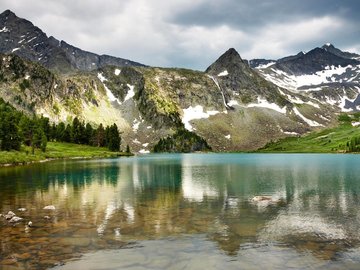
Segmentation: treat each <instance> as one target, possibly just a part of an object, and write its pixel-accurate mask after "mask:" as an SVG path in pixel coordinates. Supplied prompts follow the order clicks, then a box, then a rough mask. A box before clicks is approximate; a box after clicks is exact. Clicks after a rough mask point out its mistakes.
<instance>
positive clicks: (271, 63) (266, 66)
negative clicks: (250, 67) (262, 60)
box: [256, 62, 276, 69]
mask: <svg viewBox="0 0 360 270" xmlns="http://www.w3.org/2000/svg"><path fill="white" fill-rule="evenodd" d="M274 64H276V62H270V63H267V64H263V65H258V66H257V67H256V69H262V68H268V67H270V66H272V65H274Z"/></svg>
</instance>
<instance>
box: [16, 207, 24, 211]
mask: <svg viewBox="0 0 360 270" xmlns="http://www.w3.org/2000/svg"><path fill="white" fill-rule="evenodd" d="M18 211H20V212H25V211H26V208H23V207H22V208H19V209H18Z"/></svg>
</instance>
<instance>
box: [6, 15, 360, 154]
mask: <svg viewBox="0 0 360 270" xmlns="http://www.w3.org/2000/svg"><path fill="white" fill-rule="evenodd" d="M1 27H2V28H1ZM30 30H31V31H30ZM28 32H29V33H30V32H31V33H32V34H31V35H26V33H28ZM34 33H36V34H35V35H33V34H34ZM35 40H37V41H36V43H35V44H33V42H34V41H35ZM20 41H21V42H20ZM38 43H39V44H38ZM0 48H2V49H1V50H2V51H3V52H5V54H2V55H0V97H2V98H4V99H5V100H6V101H8V102H10V103H11V104H13V105H14V106H15V107H16V108H17V109H19V110H23V111H26V112H28V113H36V114H43V115H44V116H47V117H49V118H50V119H51V120H52V121H55V122H56V121H60V120H61V121H71V120H72V119H73V118H74V117H75V116H77V117H79V118H80V119H82V120H85V121H86V122H90V123H92V124H93V125H98V124H100V123H103V124H107V125H108V124H112V123H116V124H117V125H118V127H119V128H120V130H121V132H122V138H123V145H126V144H129V145H130V147H131V149H132V150H133V151H135V152H140V153H147V152H149V151H151V150H152V149H153V147H154V145H155V144H156V143H157V142H158V141H159V140H160V139H162V138H167V137H168V136H169V135H172V134H179V133H178V132H179V131H181V130H184V129H187V130H188V131H191V132H194V133H196V134H197V135H199V136H201V137H202V138H204V139H205V140H206V142H207V144H208V145H209V147H211V148H212V149H213V150H215V151H246V150H254V149H257V148H259V147H262V146H264V145H265V144H266V143H268V142H269V141H275V140H277V139H279V138H283V137H287V136H299V135H301V134H304V133H306V132H308V131H310V130H313V129H318V128H322V127H325V126H332V125H334V124H335V123H336V119H337V113H338V112H339V111H340V108H338V107H336V106H333V104H332V103H331V102H324V100H323V99H322V98H321V97H318V96H316V95H315V94H311V93H312V92H311V91H299V90H298V89H297V88H296V89H295V88H294V87H290V84H288V83H287V82H288V81H287V79H286V78H288V77H291V76H303V75H293V74H292V73H291V75H290V73H287V72H291V70H292V69H294V72H295V67H297V66H299V65H297V64H296V63H295V62H294V61H300V60H301V61H303V62H306V61H310V60H311V59H310V60H307V58H304V59H303V56H302V55H298V56H295V57H289V58H286V59H282V60H281V61H280V60H279V61H276V62H275V63H274V64H272V62H271V61H270V62H269V61H268V62H261V61H260V62H259V64H260V66H256V68H255V69H252V68H251V67H250V66H249V63H247V61H245V60H243V59H242V58H241V57H240V55H239V54H238V52H237V51H236V50H235V49H229V50H228V51H226V52H225V53H224V54H223V55H221V56H220V57H219V59H218V60H217V61H215V62H214V63H213V64H212V65H210V66H209V68H207V70H206V71H205V72H200V71H194V70H187V69H180V68H153V67H145V66H142V65H140V64H137V63H134V62H131V61H128V62H127V63H128V64H126V62H125V64H124V62H121V61H122V59H118V58H115V57H108V58H107V57H103V56H97V55H95V54H92V53H88V52H84V51H82V50H80V49H77V48H75V47H72V46H70V45H67V44H66V43H65V42H60V43H59V42H58V41H56V40H55V39H54V38H51V37H50V38H47V36H46V35H45V34H44V33H43V32H42V31H41V30H40V29H38V28H36V27H34V26H33V25H32V24H31V23H30V22H28V21H26V20H23V19H19V18H17V17H16V16H15V15H14V14H13V13H12V12H10V11H5V12H4V13H2V14H1V15H0ZM322 50H324V49H322ZM9 53H10V54H9ZM326 53H327V52H326V51H325V52H323V54H324V55H325V54H326ZM332 55H334V54H332ZM332 55H331V57H332V58H334V59H335V60H339V58H341V61H344V63H342V62H341V63H340V64H343V65H345V64H348V62H346V61H349V63H351V64H352V65H354V64H355V62H353V61H357V60H354V59H350V58H348V59H347V60H346V59H345V60H344V57H342V56H339V55H334V57H333V56H332ZM45 56H46V57H45ZM72 57H73V58H72ZM95 58H96V59H97V60H96V61H95V60H93V59H95ZM101 59H107V60H101ZM299 59H300V60H299ZM319 59H320V58H319ZM320 60H321V59H320ZM335 60H334V61H335ZM92 61H95V62H92ZM124 61H125V60H124ZM292 61H293V62H292ZM339 61H340V60H339ZM92 63H95V65H92ZM251 64H254V62H253V61H250V65H251ZM335 64H336V63H335V62H334V65H335ZM265 66H267V67H265ZM275 66H276V67H275ZM310 66H311V65H310ZM323 66H324V67H326V63H324V64H323ZM340 67H341V65H340ZM67 70H70V71H76V72H59V71H67ZM284 70H286V71H284ZM309 70H310V68H309ZM267 72H270V73H271V72H273V73H274V74H275V75H279V74H281V75H282V76H284V78H285V79H284V80H285V81H282V84H281V83H279V82H280V78H277V77H276V78H275V77H273V76H272V75H271V74H272V73H271V74H269V73H267ZM309 72H310V71H309ZM311 72H312V71H311ZM259 73H260V74H259ZM294 74H295V73H294ZM285 75H286V76H287V77H286V76H285ZM306 76H314V75H306ZM354 80H355V79H354ZM272 81H273V82H275V84H274V83H273V82H272ZM324 91H326V89H324ZM309 93H310V94H309ZM314 93H320V92H318V91H317V92H314ZM331 94H333V92H332V90H331ZM328 96H329V95H328ZM180 134H187V133H180ZM180 137H181V136H180ZM180 137H179V138H180ZM186 137H189V138H190V137H191V136H190V135H189V136H186ZM181 138H182V137H181ZM192 138H194V137H192ZM173 139H174V138H173ZM168 141H170V142H172V140H168ZM166 142H167V141H166Z"/></svg>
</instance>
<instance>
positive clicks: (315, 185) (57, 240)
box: [0, 154, 360, 269]
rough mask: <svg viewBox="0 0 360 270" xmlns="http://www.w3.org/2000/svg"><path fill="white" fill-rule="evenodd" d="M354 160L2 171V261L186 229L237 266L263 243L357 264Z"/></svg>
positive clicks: (97, 164)
mask: <svg viewBox="0 0 360 270" xmlns="http://www.w3.org/2000/svg"><path fill="white" fill-rule="evenodd" d="M359 161H360V157H358V156H356V155H309V154H308V155H280V154H274V155H273V154H183V155H180V154H179V155H178V154H174V155H148V156H139V157H133V158H120V159H109V160H88V161H58V162H51V163H45V164H36V165H32V166H25V167H15V168H1V169H0V179H1V185H2V189H1V190H0V212H1V213H3V214H5V213H7V212H8V211H9V210H12V211H14V212H15V213H16V214H17V215H18V216H20V217H23V218H24V220H23V221H22V222H20V223H18V224H16V225H14V226H13V225H11V224H9V223H8V221H6V220H5V219H4V218H0V233H1V236H2V237H1V239H0V244H1V245H0V251H1V253H0V268H1V265H3V266H4V265H12V266H18V267H23V268H25V269H26V268H28V269H32V268H36V269H42V268H46V267H49V266H52V265H54V264H57V263H59V262H66V261H67V260H68V259H71V258H73V257H79V256H81V255H82V254H86V253H88V252H90V251H98V250H105V249H119V248H122V247H126V246H128V245H129V243H130V246H131V243H133V242H134V241H136V242H139V243H140V242H141V241H148V240H152V241H154V242H153V243H154V244H156V243H159V242H157V241H167V240H166V239H170V238H171V239H175V240H173V241H170V242H167V243H170V244H173V245H175V246H176V245H177V244H179V243H181V242H182V241H185V240H184V237H185V239H188V238H193V239H198V237H200V238H201V239H203V240H207V241H210V242H212V243H213V244H214V247H213V248H214V249H218V251H216V252H219V251H221V252H222V253H221V252H220V253H219V254H218V253H216V254H218V255H217V256H219V258H220V257H221V256H223V257H222V260H225V261H226V257H228V258H231V259H230V260H231V261H233V262H235V265H236V262H240V261H241V258H242V256H245V255H244V252H245V250H255V249H257V250H258V249H259V248H261V249H265V251H264V252H266V250H268V252H269V254H270V255H271V252H275V250H276V252H278V253H279V254H281V250H282V249H286V251H287V252H288V253H287V252H285V251H284V253H283V255H284V258H283V259H284V260H286V254H290V253H291V254H292V255H291V256H294V253H295V254H298V258H300V257H304V256H305V257H308V258H311V260H310V261H312V263H313V260H316V262H317V263H319V265H321V266H324V265H325V266H327V265H335V262H337V263H339V261H343V260H344V261H346V260H347V261H348V262H349V261H350V263H352V265H354V266H360V263H359V260H360V253H359V252H357V249H358V248H359V235H358V231H359V229H360V228H359V227H360V223H359V205H360V202H359V199H360V198H359V194H360V176H359V175H360V167H359V166H358V164H359ZM255 196H266V197H264V198H266V200H260V201H256V200H252V198H253V197H255ZM46 205H54V206H55V207H56V210H54V211H51V210H44V209H43V208H44V206H46ZM20 207H21V208H26V209H27V210H26V211H25V212H20V211H18V210H17V209H19V208H20ZM45 216H47V217H46V218H44V217H45ZM30 220H31V221H32V222H33V224H34V225H33V227H31V228H30V229H29V228H28V229H27V230H25V223H26V222H28V221H30ZM181 239H182V240H181ZM155 240H156V241H155ZM144 243H145V242H144ZM194 243H195V242H194ZM196 243H197V242H196ZM198 243H199V245H200V248H201V246H204V247H205V246H207V245H208V244H204V243H205V242H203V241H198ZM144 245H145V246H146V245H147V244H144ZM150 245H151V244H150ZM159 246H161V245H159ZM159 248H161V247H159ZM136 250H137V249H134V252H136ZM145 251H146V248H144V252H145ZM214 252H215V251H214ZM289 252H290V253H289ZM210 253H211V252H210ZM248 253H249V251H248ZM248 253H247V254H248ZM278 253H277V254H278ZM190 254H191V253H190ZM221 254H223V255H221ZM349 254H351V255H349ZM195 255H196V254H194V255H193V256H195ZM253 255H254V260H256V259H257V258H256V257H257V256H259V255H258V254H257V253H254V254H253ZM270 255H269V256H270ZM169 256H171V255H170V254H169ZM224 256H225V257H224ZM85 257H86V256H85ZM215 257H216V256H215ZM215 257H214V258H215ZM280 257H281V256H280ZM295 257H296V256H295ZM224 258H225V259H224ZM349 258H351V259H349ZM305 261H306V260H305ZM80 262H81V261H80ZM298 263H299V264H301V260H299V262H298ZM284 265H286V264H284ZM302 266H303V265H298V267H300V268H301V267H302Z"/></svg>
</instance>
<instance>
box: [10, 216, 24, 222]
mask: <svg viewBox="0 0 360 270" xmlns="http://www.w3.org/2000/svg"><path fill="white" fill-rule="evenodd" d="M22 220H23V218H21V217H17V216H14V217H12V218H11V219H10V220H9V222H10V223H16V222H20V221H22Z"/></svg>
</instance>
